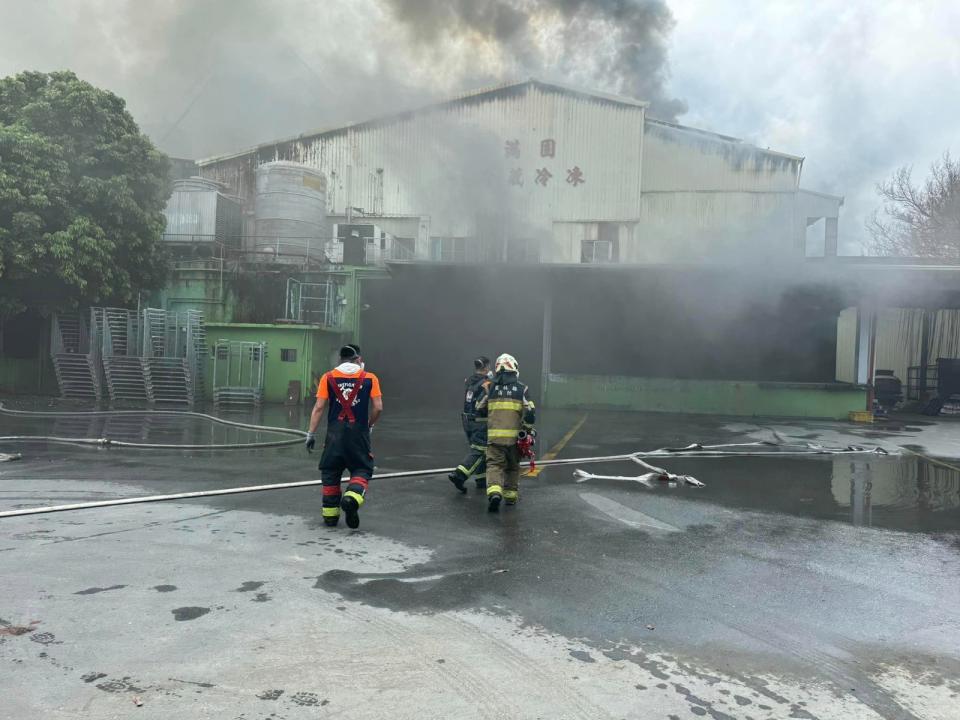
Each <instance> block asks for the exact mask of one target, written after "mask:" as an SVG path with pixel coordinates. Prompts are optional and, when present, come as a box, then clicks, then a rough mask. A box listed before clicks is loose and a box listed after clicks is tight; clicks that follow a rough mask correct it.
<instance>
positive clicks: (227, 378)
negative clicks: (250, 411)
mask: <svg viewBox="0 0 960 720" xmlns="http://www.w3.org/2000/svg"><path fill="white" fill-rule="evenodd" d="M266 358H267V344H266V343H265V342H250V341H244V340H223V339H221V340H217V342H216V344H215V345H214V347H213V404H214V405H215V406H218V407H219V406H221V405H254V406H258V405H260V404H261V403H262V402H263V378H264V365H265V363H266Z"/></svg>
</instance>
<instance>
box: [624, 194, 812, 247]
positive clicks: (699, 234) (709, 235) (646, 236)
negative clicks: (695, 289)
mask: <svg viewBox="0 0 960 720" xmlns="http://www.w3.org/2000/svg"><path fill="white" fill-rule="evenodd" d="M794 198H795V194H794V193H735V192H717V193H709V192H671V193H649V194H646V193H645V194H644V195H643V198H642V212H641V214H640V218H639V220H640V221H639V222H638V223H637V225H636V229H635V231H634V233H633V239H632V242H630V243H629V244H627V245H626V246H625V247H624V248H623V252H622V254H621V258H622V259H623V260H624V261H626V262H637V263H647V262H693V261H697V260H702V259H705V258H719V257H723V256H729V255H732V254H741V255H743V254H748V255H751V256H753V257H757V258H758V259H759V258H762V257H765V256H768V255H771V254H777V253H789V252H791V251H794V250H795V248H796V247H798V242H799V241H798V232H799V230H798V227H797V225H796V220H795V213H794Z"/></svg>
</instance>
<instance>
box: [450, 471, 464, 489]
mask: <svg viewBox="0 0 960 720" xmlns="http://www.w3.org/2000/svg"><path fill="white" fill-rule="evenodd" d="M447 480H449V481H450V482H452V483H453V486H454V487H455V488H456V489H457V490H459V491H460V492H461V493H464V494H466V492H467V489H466V488H465V487H464V483H466V482H467V479H466V478H465V477H464V476H463V474H462V473H461V472H460V471H459V470H454V471H453V472H452V473H450V474H449V475H447Z"/></svg>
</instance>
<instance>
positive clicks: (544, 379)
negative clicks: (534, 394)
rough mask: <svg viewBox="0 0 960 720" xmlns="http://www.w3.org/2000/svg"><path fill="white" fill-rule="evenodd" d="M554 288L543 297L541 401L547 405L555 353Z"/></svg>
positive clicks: (549, 289) (548, 289)
mask: <svg viewBox="0 0 960 720" xmlns="http://www.w3.org/2000/svg"><path fill="white" fill-rule="evenodd" d="M552 351H553V289H552V288H551V287H547V291H546V293H545V294H544V297H543V354H542V356H541V360H540V378H541V380H540V403H541V404H542V405H543V406H544V407H546V405H547V385H549V383H550V372H551V368H550V358H551V355H552V354H553V352H552Z"/></svg>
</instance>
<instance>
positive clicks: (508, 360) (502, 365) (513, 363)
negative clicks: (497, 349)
mask: <svg viewBox="0 0 960 720" xmlns="http://www.w3.org/2000/svg"><path fill="white" fill-rule="evenodd" d="M495 369H496V372H498V373H499V372H520V366H519V365H517V359H516V358H515V357H514V356H513V355H508V354H507V353H504V354H503V355H501V356H500V357H498V358H497V364H496V366H495Z"/></svg>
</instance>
